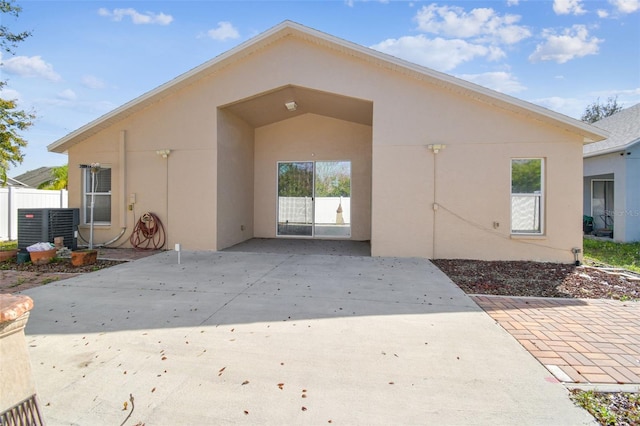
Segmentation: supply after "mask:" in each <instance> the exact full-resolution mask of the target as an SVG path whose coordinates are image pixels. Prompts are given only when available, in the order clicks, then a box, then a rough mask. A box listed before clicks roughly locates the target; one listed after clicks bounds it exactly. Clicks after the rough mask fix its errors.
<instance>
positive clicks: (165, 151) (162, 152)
mask: <svg viewBox="0 0 640 426" xmlns="http://www.w3.org/2000/svg"><path fill="white" fill-rule="evenodd" d="M156 154H158V155H160V156H161V157H162V158H167V157H168V156H169V154H171V150H170V149H161V150H159V151H156Z"/></svg>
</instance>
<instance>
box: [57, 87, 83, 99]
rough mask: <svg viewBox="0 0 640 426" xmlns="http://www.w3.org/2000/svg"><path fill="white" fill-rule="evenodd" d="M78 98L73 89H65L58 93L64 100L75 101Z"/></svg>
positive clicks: (59, 97)
mask: <svg viewBox="0 0 640 426" xmlns="http://www.w3.org/2000/svg"><path fill="white" fill-rule="evenodd" d="M77 98H78V96H77V95H76V92H74V91H73V90H71V89H65V90H63V91H62V92H60V93H58V99H62V100H63V101H75V100H76V99H77Z"/></svg>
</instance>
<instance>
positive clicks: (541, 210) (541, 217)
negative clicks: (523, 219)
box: [509, 157, 546, 236]
mask: <svg viewBox="0 0 640 426" xmlns="http://www.w3.org/2000/svg"><path fill="white" fill-rule="evenodd" d="M514 160H540V193H539V194H537V193H533V194H518V193H515V194H514V193H513V192H511V191H512V189H513V162H514ZM545 163H546V161H545V158H544V157H516V158H511V160H510V163H509V193H510V197H509V201H510V203H509V207H510V215H509V218H510V220H511V224H510V225H511V226H510V230H511V235H512V236H527V235H536V236H540V235H544V233H545V175H546V164H545ZM514 197H534V198H537V200H538V201H537V205H538V208H537V210H538V222H539V225H538V228H539V229H538V230H514V229H513V226H514V223H513V222H514V220H513V200H514ZM534 221H535V219H534Z"/></svg>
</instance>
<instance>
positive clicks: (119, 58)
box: [0, 0, 640, 176]
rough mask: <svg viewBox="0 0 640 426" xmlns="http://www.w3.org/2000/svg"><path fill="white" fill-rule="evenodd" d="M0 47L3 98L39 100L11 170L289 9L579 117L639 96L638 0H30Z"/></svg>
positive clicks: (47, 161) (54, 160)
mask: <svg viewBox="0 0 640 426" xmlns="http://www.w3.org/2000/svg"><path fill="white" fill-rule="evenodd" d="M17 4H18V5H20V6H21V7H22V8H23V11H22V13H21V14H20V16H19V17H18V18H17V19H14V18H12V17H8V16H3V21H2V23H3V25H5V26H8V27H9V28H10V29H11V30H12V31H14V32H20V31H24V30H30V31H32V32H33V35H32V36H31V37H30V38H28V39H27V40H26V41H25V42H23V43H21V44H20V45H19V46H18V47H17V49H16V51H15V55H10V54H6V53H3V54H2V58H1V62H2V65H1V67H0V73H1V77H0V78H1V79H2V80H6V81H7V82H8V85H7V86H6V87H5V88H4V90H3V92H2V97H3V98H9V99H17V100H18V102H19V106H20V107H21V108H23V109H27V110H31V109H32V110H34V112H35V113H36V115H37V116H38V118H37V120H36V124H35V125H34V126H33V127H32V128H31V129H29V130H28V131H27V132H25V133H24V134H23V136H24V137H25V138H26V139H27V140H28V141H29V146H28V147H27V149H26V150H25V151H24V152H25V154H26V158H25V161H24V162H23V163H22V164H21V165H19V166H17V167H13V168H12V169H10V170H9V176H16V175H18V174H20V173H23V172H25V171H28V170H32V169H34V168H37V167H40V166H54V165H61V164H65V163H66V156H64V155H60V154H53V153H48V152H47V150H46V146H47V145H48V144H50V143H52V142H54V141H56V140H57V139H58V138H60V137H62V136H64V135H66V134H67V133H69V132H71V131H73V130H75V129H77V128H79V127H80V126H82V125H84V124H86V123H88V122H90V121H91V120H93V119H95V118H97V117H99V116H100V115H102V114H105V113H107V112H109V111H110V110H112V109H114V108H116V107H118V106H120V105H122V104H123V103H125V102H127V101H130V100H132V99H134V98H136V97H137V96H139V95H141V94H143V93H145V92H147V91H149V90H151V89H153V88H155V87H157V86H159V85H160V84H163V83H165V82H167V81H168V80H170V79H172V78H174V77H176V76H178V75H180V74H182V73H184V72H186V71H188V70H190V69H191V68H193V67H195V66H197V65H200V64H201V63H203V62H205V61H207V60H209V59H211V58H213V57H215V56H217V55H218V54H220V53H222V52H225V51H227V50H229V49H231V48H233V47H235V46H237V45H238V44H240V43H242V42H243V41H245V40H247V39H249V38H251V37H253V36H255V35H257V34H259V33H261V32H263V31H265V30H267V29H269V28H271V27H273V26H274V25H277V24H278V23H280V22H282V21H284V20H287V19H288V20H292V21H295V22H298V23H300V24H303V25H306V26H309V27H312V28H315V29H317V30H320V31H323V32H326V33H329V34H332V35H334V36H337V37H340V38H343V39H346V40H348V41H351V42H354V43H357V44H360V45H363V46H367V47H372V48H374V49H377V50H380V51H383V52H385V53H389V54H391V55H394V56H397V57H400V58H403V59H406V60H409V61H412V62H415V63H418V64H420V65H424V66H427V67H430V68H433V69H436V70H438V71H442V72H445V73H448V74H451V75H454V76H456V77H460V78H463V79H466V80H469V81H472V82H475V83H477V84H480V85H483V86H486V87H489V88H491V89H494V90H498V91H500V92H503V93H506V94H509V95H512V96H515V97H517V98H520V99H523V100H526V101H529V102H532V103H535V104H538V105H541V106H544V107H546V108H549V109H552V110H554V111H557V112H560V113H562V114H566V115H568V116H571V117H574V118H579V117H580V115H581V114H582V112H583V111H584V109H585V107H586V106H587V105H589V104H590V103H592V102H594V101H596V100H597V99H598V98H599V99H600V101H601V102H604V101H606V99H607V98H609V97H611V96H617V97H618V102H619V103H621V104H622V105H623V106H625V107H629V106H632V105H634V104H636V103H639V102H640V0H601V1H585V0H555V1H551V0H550V1H541V0H496V1H480V0H478V1H471V0H467V1H426V2H420V1H411V2H409V1H374V0H371V1H357V0H347V1H337V0H336V1H207V0H200V1H151V0H148V1H128V2H121V1H79V0H78V1H48V0H41V1H29V0H22V1H18V2H17Z"/></svg>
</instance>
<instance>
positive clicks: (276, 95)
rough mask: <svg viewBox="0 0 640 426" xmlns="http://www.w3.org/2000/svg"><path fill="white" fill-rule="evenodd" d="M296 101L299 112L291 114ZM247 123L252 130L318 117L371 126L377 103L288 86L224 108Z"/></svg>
mask: <svg viewBox="0 0 640 426" xmlns="http://www.w3.org/2000/svg"><path fill="white" fill-rule="evenodd" d="M290 101H295V103H296V104H297V109H296V110H295V111H289V110H287V108H286V107H285V103H286V102H290ZM222 109H224V110H226V111H230V112H232V113H234V114H235V115H237V116H238V117H240V118H242V119H243V120H245V121H246V122H247V123H248V124H249V125H251V126H252V127H262V126H265V125H267V124H271V123H276V122H278V121H282V120H286V119H288V118H293V117H296V116H298V115H302V114H309V113H311V114H317V115H323V116H326V117H332V118H337V119H339V120H345V121H351V122H354V123H359V124H363V125H366V126H371V125H372V124H373V103H372V102H370V101H365V100H362V99H356V98H351V97H348V96H343V95H337V94H335V93H328V92H322V91H319V90H314V89H308V88H303V87H298V86H285V87H281V88H279V89H276V90H273V91H270V92H266V93H262V94H260V95H257V96H254V97H251V98H247V99H243V100H241V101H238V102H235V103H233V104H230V105H226V106H224V107H222Z"/></svg>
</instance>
